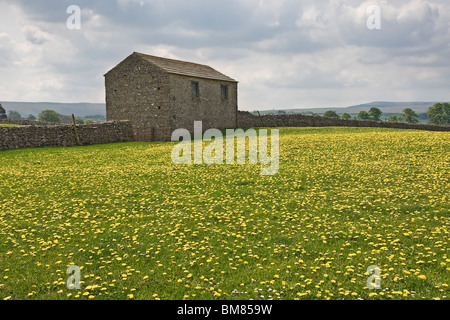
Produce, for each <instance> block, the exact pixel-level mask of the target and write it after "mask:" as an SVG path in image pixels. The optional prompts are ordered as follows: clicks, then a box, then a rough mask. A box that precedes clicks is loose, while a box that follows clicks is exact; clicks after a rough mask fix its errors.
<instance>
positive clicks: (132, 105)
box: [105, 55, 171, 141]
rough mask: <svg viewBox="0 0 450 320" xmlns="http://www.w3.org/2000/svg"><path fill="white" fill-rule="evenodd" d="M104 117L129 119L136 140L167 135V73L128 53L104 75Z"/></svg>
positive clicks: (161, 138)
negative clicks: (127, 55) (128, 55)
mask: <svg viewBox="0 0 450 320" xmlns="http://www.w3.org/2000/svg"><path fill="white" fill-rule="evenodd" d="M105 88H106V119H107V120H108V121H113V120H130V121H131V122H132V124H133V131H134V135H135V138H136V140H137V141H155V140H164V138H166V137H167V136H170V135H171V121H170V115H169V114H170V112H169V108H170V100H169V92H170V86H169V75H168V74H167V73H166V72H164V71H163V70H162V69H160V68H158V67H156V66H154V65H152V64H150V63H142V58H140V57H137V56H134V55H132V56H130V57H128V58H127V59H125V60H124V61H123V62H122V63H121V64H120V65H119V66H117V67H116V68H114V69H112V70H111V71H109V72H108V73H107V74H106V75H105Z"/></svg>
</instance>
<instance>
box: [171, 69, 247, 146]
mask: <svg viewBox="0 0 450 320" xmlns="http://www.w3.org/2000/svg"><path fill="white" fill-rule="evenodd" d="M193 81H194V82H198V84H199V97H193V96H192V92H191V83H192V82H193ZM222 85H224V86H228V99H222V95H221V86H222ZM170 87H171V91H170V100H171V112H170V117H171V120H172V128H171V129H172V131H173V130H175V129H179V128H182V129H187V130H189V131H190V132H191V133H193V132H194V121H202V126H203V130H204V131H206V130H207V129H211V128H214V129H231V128H235V127H236V125H237V119H236V117H237V108H238V106H237V98H238V97H237V83H236V82H227V81H220V80H209V79H202V78H194V77H187V76H180V75H174V74H171V75H170ZM171 134H172V132H170V135H169V136H167V137H166V139H165V140H168V141H170V138H171Z"/></svg>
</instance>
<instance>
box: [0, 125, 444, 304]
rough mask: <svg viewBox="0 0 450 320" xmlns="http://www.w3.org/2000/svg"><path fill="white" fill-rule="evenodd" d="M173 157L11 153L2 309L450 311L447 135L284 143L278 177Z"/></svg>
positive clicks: (161, 149)
mask: <svg viewBox="0 0 450 320" xmlns="http://www.w3.org/2000/svg"><path fill="white" fill-rule="evenodd" d="M174 145H175V144H174V143H121V144H110V145H97V146H86V147H73V148H42V149H24V150H11V151H2V152H0V159H1V164H2V165H1V170H0V190H1V192H0V243H1V250H0V299H12V300H14V299H448V294H449V289H448V284H449V282H450V256H449V252H448V250H449V238H450V236H449V231H450V215H449V211H450V205H449V196H448V194H449V172H450V153H449V150H450V134H449V133H442V132H425V131H401V130H393V129H378V128H282V129H280V168H279V173H278V174H277V175H275V176H262V175H261V174H260V168H261V167H260V166H259V165H212V166H208V165H180V166H176V165H174V164H172V161H171V150H172V148H173V146H174ZM70 265H77V266H80V268H81V277H82V284H81V290H69V289H68V288H67V286H66V281H67V278H68V274H66V269H67V267H68V266H70ZM371 265H377V266H379V267H380V269H381V289H380V290H369V289H368V288H367V287H366V281H367V278H368V277H369V275H368V274H366V270H367V268H368V267H369V266H371Z"/></svg>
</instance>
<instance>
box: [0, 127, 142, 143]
mask: <svg viewBox="0 0 450 320" xmlns="http://www.w3.org/2000/svg"><path fill="white" fill-rule="evenodd" d="M76 127H77V132H78V137H79V140H80V144H78V141H77V138H76V135H75V130H74V127H73V125H70V124H66V125H51V126H24V127H0V150H8V149H19V148H39V147H69V146H77V145H91V144H102V143H113V142H126V141H133V140H134V136H133V129H132V126H131V122H130V121H112V122H105V123H98V124H84V125H77V126H76Z"/></svg>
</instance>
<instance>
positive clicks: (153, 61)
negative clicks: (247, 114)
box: [105, 52, 238, 141]
mask: <svg viewBox="0 0 450 320" xmlns="http://www.w3.org/2000/svg"><path fill="white" fill-rule="evenodd" d="M105 87H106V118H107V120H108V121H111V120H131V122H132V124H133V130H134V134H135V138H136V140H138V141H169V140H170V138H171V135H172V132H173V131H174V130H175V129H178V128H185V129H188V130H189V131H191V133H192V132H193V128H194V121H203V130H207V129H209V128H217V129H227V128H236V126H237V108H238V106H237V81H236V80H234V79H232V78H230V77H228V76H226V75H224V74H222V73H220V72H218V71H217V70H215V69H213V68H211V67H209V66H206V65H201V64H196V63H191V62H185V61H179V60H172V59H166V58H160V57H155V56H151V55H147V54H142V53H138V52H134V53H133V54H131V55H130V56H129V57H128V58H126V59H125V60H123V61H122V62H121V63H119V64H118V65H117V66H116V67H114V68H113V69H111V70H110V71H109V72H108V73H106V74H105Z"/></svg>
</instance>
